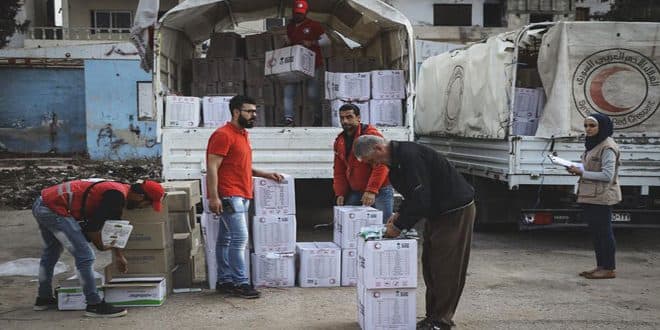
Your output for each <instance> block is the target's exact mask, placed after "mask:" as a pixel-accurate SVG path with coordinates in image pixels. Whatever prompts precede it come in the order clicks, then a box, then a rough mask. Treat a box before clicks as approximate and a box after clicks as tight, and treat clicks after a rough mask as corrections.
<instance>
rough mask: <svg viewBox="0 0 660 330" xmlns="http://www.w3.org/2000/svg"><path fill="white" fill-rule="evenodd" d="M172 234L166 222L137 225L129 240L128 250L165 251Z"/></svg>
mask: <svg viewBox="0 0 660 330" xmlns="http://www.w3.org/2000/svg"><path fill="white" fill-rule="evenodd" d="M170 235H171V233H170V232H169V227H168V226H167V223H165V222H153V223H135V224H133V231H132V232H131V236H130V237H129V238H128V243H127V244H126V249H128V250H156V249H164V248H165V247H166V246H167V245H168V243H169V239H168V236H170Z"/></svg>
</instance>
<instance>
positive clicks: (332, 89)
mask: <svg viewBox="0 0 660 330" xmlns="http://www.w3.org/2000/svg"><path fill="white" fill-rule="evenodd" d="M325 98H326V100H343V101H368V100H369V99H370V98H371V76H370V74H369V73H364V72H356V73H341V72H326V73H325Z"/></svg>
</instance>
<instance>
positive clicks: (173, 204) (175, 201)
mask: <svg viewBox="0 0 660 330" xmlns="http://www.w3.org/2000/svg"><path fill="white" fill-rule="evenodd" d="M167 203H168V210H169V211H170V212H181V211H188V210H190V208H191V207H193V206H194V205H191V204H190V197H189V196H188V194H187V193H186V192H185V191H169V192H168V193H167Z"/></svg>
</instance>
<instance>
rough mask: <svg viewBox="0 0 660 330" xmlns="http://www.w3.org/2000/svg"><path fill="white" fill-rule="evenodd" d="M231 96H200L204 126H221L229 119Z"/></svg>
mask: <svg viewBox="0 0 660 330" xmlns="http://www.w3.org/2000/svg"><path fill="white" fill-rule="evenodd" d="M231 98H232V96H205V97H203V98H202V116H203V117H204V127H218V126H223V125H224V124H226V123H227V122H228V121H231V112H230V111H229V100H231ZM198 196H199V195H198ZM195 204H197V203H195Z"/></svg>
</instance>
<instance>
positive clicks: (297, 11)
mask: <svg viewBox="0 0 660 330" xmlns="http://www.w3.org/2000/svg"><path fill="white" fill-rule="evenodd" d="M308 9H309V6H308V4H307V1H305V0H296V1H294V3H293V17H292V18H291V23H289V25H287V27H286V34H287V38H288V39H289V44H290V45H301V46H305V47H307V48H309V49H310V50H312V51H314V53H315V54H316V63H315V68H316V72H315V74H314V78H310V79H309V80H307V98H308V104H309V106H310V107H311V108H312V110H313V111H314V124H313V126H321V98H320V96H321V95H320V88H319V79H321V76H322V74H323V53H322V52H321V46H325V45H327V44H328V42H329V39H328V37H327V35H326V34H325V29H324V28H323V27H322V26H321V24H320V23H319V22H317V21H314V20H311V19H309V18H307V12H308ZM296 86H297V85H296V84H287V85H286V86H284V124H285V125H286V126H293V122H294V117H295V116H294V108H293V101H294V99H295V97H296V93H297V91H296Z"/></svg>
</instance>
